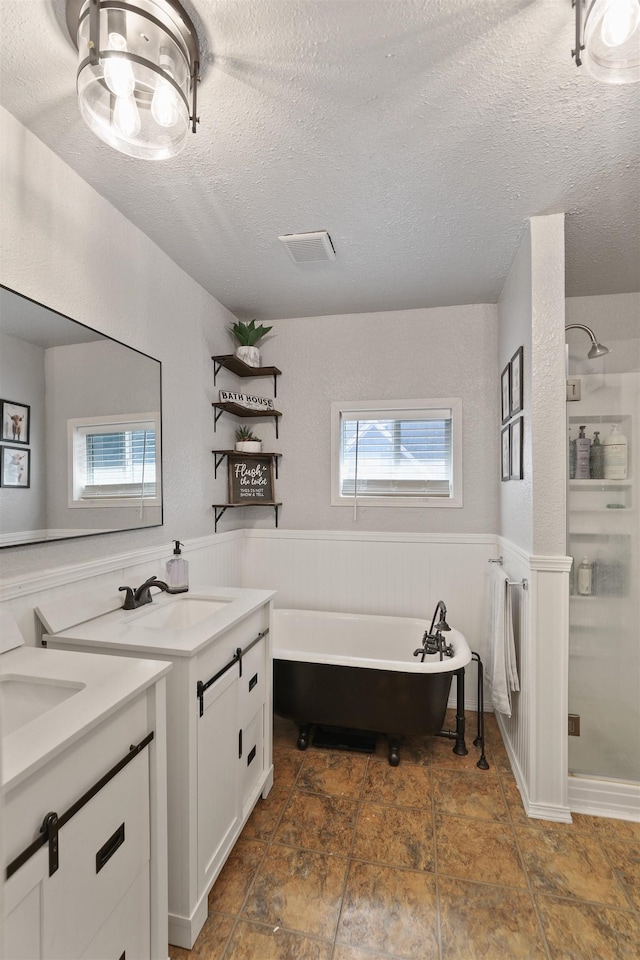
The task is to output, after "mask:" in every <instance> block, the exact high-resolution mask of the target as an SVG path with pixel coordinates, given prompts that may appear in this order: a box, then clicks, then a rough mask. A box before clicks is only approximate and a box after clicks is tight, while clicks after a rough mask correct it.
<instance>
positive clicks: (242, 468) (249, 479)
mask: <svg viewBox="0 0 640 960" xmlns="http://www.w3.org/2000/svg"><path fill="white" fill-rule="evenodd" d="M228 463H229V503H234V504H239V503H241V504H248V503H273V458H272V457H270V456H268V455H266V456H263V455H262V454H259V453H256V454H253V455H252V454H245V453H231V454H229V457H228Z"/></svg>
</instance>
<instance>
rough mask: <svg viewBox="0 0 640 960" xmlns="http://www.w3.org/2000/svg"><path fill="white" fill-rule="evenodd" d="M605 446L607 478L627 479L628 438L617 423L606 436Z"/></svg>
mask: <svg viewBox="0 0 640 960" xmlns="http://www.w3.org/2000/svg"><path fill="white" fill-rule="evenodd" d="M603 447H604V478H605V480H626V479H627V438H626V437H625V436H624V434H622V433H620V431H619V430H618V428H617V426H616V425H615V423H614V425H613V426H612V427H611V433H610V434H609V436H608V437H605V440H604V443H603Z"/></svg>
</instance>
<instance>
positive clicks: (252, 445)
mask: <svg viewBox="0 0 640 960" xmlns="http://www.w3.org/2000/svg"><path fill="white" fill-rule="evenodd" d="M236 450H237V451H238V452H239V453H260V452H261V451H262V440H261V439H260V437H254V435H253V432H252V430H251V427H238V429H237V430H236Z"/></svg>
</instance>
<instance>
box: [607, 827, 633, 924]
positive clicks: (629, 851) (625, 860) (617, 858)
mask: <svg viewBox="0 0 640 960" xmlns="http://www.w3.org/2000/svg"><path fill="white" fill-rule="evenodd" d="M602 846H603V848H604V852H605V856H606V858H607V860H608V861H609V863H610V864H611V866H612V867H613V870H614V873H615V875H616V876H617V878H618V880H619V881H620V883H621V884H622V887H623V889H624V890H625V891H626V894H627V896H628V897H629V900H630V901H631V904H632V905H633V906H634V907H635V909H636V910H640V841H639V842H638V843H624V842H615V841H608V842H607V843H603V844H602Z"/></svg>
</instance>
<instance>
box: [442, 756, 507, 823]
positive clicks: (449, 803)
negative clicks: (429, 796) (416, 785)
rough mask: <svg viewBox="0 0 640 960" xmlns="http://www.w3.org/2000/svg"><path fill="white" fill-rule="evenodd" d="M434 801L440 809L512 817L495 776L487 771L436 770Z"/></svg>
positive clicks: (465, 814)
mask: <svg viewBox="0 0 640 960" xmlns="http://www.w3.org/2000/svg"><path fill="white" fill-rule="evenodd" d="M433 802H434V805H435V809H436V810H437V811H438V813H442V814H447V813H450V814H453V815H455V816H460V817H479V818H480V819H483V820H502V821H506V820H508V819H509V814H508V812H507V806H506V804H505V801H504V799H503V796H502V790H501V788H500V783H499V781H498V778H497V777H496V776H492V775H491V774H490V773H488V772H487V771H483V770H477V771H475V772H474V773H472V772H470V771H469V772H466V773H455V772H454V771H452V770H442V769H438V768H435V767H434V770H433Z"/></svg>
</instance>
